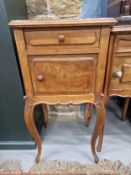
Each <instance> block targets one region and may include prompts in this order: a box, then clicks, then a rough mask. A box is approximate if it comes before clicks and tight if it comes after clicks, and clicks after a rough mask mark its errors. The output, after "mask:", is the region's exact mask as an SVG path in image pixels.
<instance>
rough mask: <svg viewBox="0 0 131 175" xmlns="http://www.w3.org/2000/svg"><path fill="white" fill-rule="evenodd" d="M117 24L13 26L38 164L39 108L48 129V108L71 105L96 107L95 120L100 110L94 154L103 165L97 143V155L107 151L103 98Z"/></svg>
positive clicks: (103, 21)
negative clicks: (36, 114)
mask: <svg viewBox="0 0 131 175" xmlns="http://www.w3.org/2000/svg"><path fill="white" fill-rule="evenodd" d="M116 23H117V21H116V20H115V19H113V18H107V19H103V18H102V19H98V18H97V19H86V20H53V21H52V20H51V21H29V20H19V21H18V20H17V21H12V22H10V24H9V25H10V26H11V27H13V30H14V35H15V41H16V45H17V51H18V55H19V62H20V67H21V71H22V76H23V80H24V87H25V90H26V94H25V114H24V117H25V122H26V125H27V128H28V130H29V132H30V133H31V135H32V136H33V138H34V140H35V142H36V144H37V146H38V154H37V157H36V161H37V162H38V161H39V160H40V154H41V140H40V136H39V134H38V132H37V130H36V127H35V124H34V120H33V111H34V107H35V106H36V105H42V109H43V114H44V115H43V123H44V124H45V126H46V125H47V122H48V114H47V110H46V105H47V104H64V105H66V104H69V103H72V104H81V103H90V104H91V113H90V117H91V116H92V113H93V105H95V106H96V110H97V120H96V124H95V128H94V131H93V134H92V139H91V148H92V153H93V156H94V160H95V162H98V160H99V159H98V156H97V154H96V141H97V139H99V140H98V145H97V150H98V151H101V148H102V140H103V134H104V133H103V130H104V123H105V101H106V100H105V99H106V98H105V94H103V92H105V91H104V86H105V72H106V66H107V53H108V46H109V38H110V31H111V26H112V25H115V24H116ZM121 60H122V59H121ZM123 63H124V62H122V65H123ZM108 91H109V90H108ZM86 117H87V110H86V111H85V119H86Z"/></svg>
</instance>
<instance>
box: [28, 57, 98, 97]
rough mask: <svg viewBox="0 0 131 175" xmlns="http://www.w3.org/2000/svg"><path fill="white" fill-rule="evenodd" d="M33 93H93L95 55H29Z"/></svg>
mask: <svg viewBox="0 0 131 175" xmlns="http://www.w3.org/2000/svg"><path fill="white" fill-rule="evenodd" d="M29 60H30V61H29V62H30V67H31V69H30V70H31V77H32V82H33V88H34V93H35V94H37V95H38V94H41V93H42V94H81V93H82V94H85V93H86V94H93V93H94V89H95V76H96V75H95V74H96V73H95V70H96V56H94V55H91V56H89V55H84V56H79V55H77V56H76V55H68V56H59V57H57V56H52V57H47V56H42V57H30V58H29Z"/></svg>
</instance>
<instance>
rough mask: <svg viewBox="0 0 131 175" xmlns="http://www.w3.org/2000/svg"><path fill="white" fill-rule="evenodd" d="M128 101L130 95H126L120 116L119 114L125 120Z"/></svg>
mask: <svg viewBox="0 0 131 175" xmlns="http://www.w3.org/2000/svg"><path fill="white" fill-rule="evenodd" d="M129 102H130V97H127V98H126V99H125V101H124V106H123V111H122V116H121V120H122V121H125V119H126V115H127V110H128V107H129Z"/></svg>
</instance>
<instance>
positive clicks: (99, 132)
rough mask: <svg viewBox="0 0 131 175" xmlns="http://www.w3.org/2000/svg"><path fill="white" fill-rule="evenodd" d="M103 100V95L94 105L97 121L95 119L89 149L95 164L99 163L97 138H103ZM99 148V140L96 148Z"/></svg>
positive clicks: (100, 141) (100, 142) (100, 143)
mask: <svg viewBox="0 0 131 175" xmlns="http://www.w3.org/2000/svg"><path fill="white" fill-rule="evenodd" d="M103 99H104V96H103V94H101V95H100V97H99V99H98V101H97V102H96V104H95V106H96V111H97V119H96V124H95V128H94V131H93V134H92V138H91V149H92V154H93V157H94V160H95V162H96V163H98V161H99V158H98V156H97V154H96V141H97V139H98V137H99V136H100V137H101V136H102V137H101V138H103V128H104V124H105V107H104V100H103ZM99 146H102V139H100V140H99V143H98V147H99Z"/></svg>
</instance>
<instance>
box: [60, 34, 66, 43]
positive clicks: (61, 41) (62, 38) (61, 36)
mask: <svg viewBox="0 0 131 175" xmlns="http://www.w3.org/2000/svg"><path fill="white" fill-rule="evenodd" d="M64 41H65V36H64V35H59V42H60V43H63V42H64Z"/></svg>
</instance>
